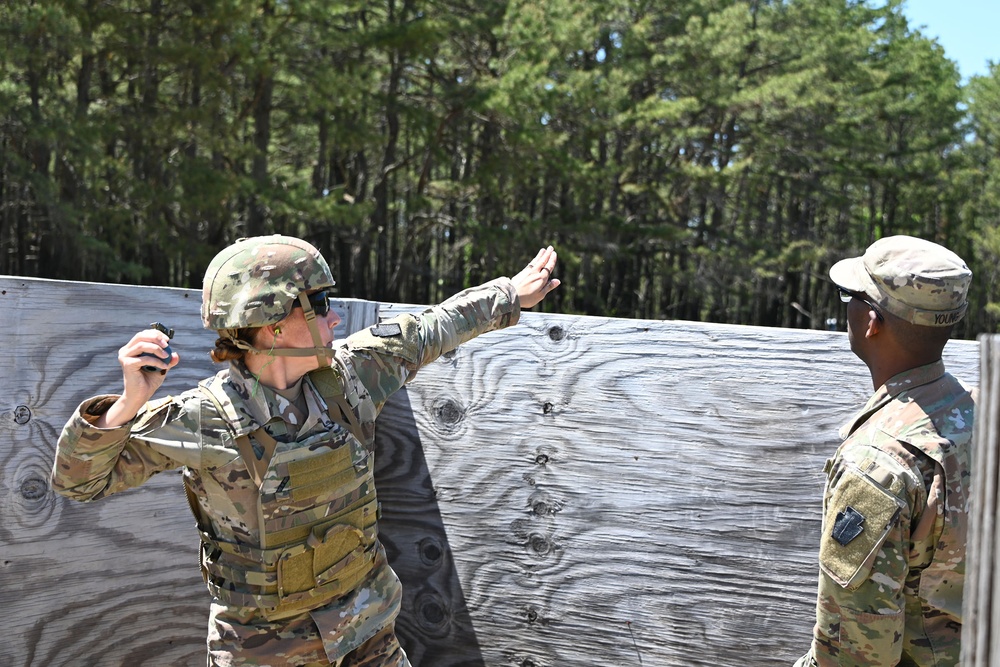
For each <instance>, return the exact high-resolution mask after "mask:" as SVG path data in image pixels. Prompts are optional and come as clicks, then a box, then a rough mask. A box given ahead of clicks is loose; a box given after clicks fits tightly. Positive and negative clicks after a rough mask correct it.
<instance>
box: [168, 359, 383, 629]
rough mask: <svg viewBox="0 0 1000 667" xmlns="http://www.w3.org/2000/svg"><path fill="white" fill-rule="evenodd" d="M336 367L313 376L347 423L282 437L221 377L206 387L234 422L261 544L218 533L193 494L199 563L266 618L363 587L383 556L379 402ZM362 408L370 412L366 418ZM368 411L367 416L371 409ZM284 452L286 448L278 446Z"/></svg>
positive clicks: (219, 594) (230, 599) (214, 589)
mask: <svg viewBox="0 0 1000 667" xmlns="http://www.w3.org/2000/svg"><path fill="white" fill-rule="evenodd" d="M346 370H347V369H345V368H343V367H341V366H340V365H339V364H338V363H337V361H334V366H333V367H329V368H324V369H321V370H318V371H314V372H313V373H311V374H310V379H311V380H312V382H313V385H314V386H315V387H316V389H317V390H318V392H319V393H320V395H321V396H322V397H323V399H324V400H325V401H326V403H327V406H328V410H329V413H330V416H331V418H333V420H334V422H336V423H337V424H339V425H340V426H341V428H334V429H330V430H328V431H323V432H320V433H314V434H312V435H309V436H306V437H302V436H300V437H301V439H300V440H298V441H296V442H294V443H292V444H282V445H281V446H280V448H279V447H278V443H277V441H276V440H275V439H274V438H273V437H271V435H269V434H268V433H267V432H266V431H265V430H264V429H263V428H258V427H257V426H256V425H251V426H249V427H248V426H247V425H246V424H247V421H248V420H247V419H246V418H245V417H243V418H242V419H241V415H240V406H242V405H243V400H242V399H241V398H240V397H239V395H238V394H237V393H236V391H235V389H234V388H233V387H232V386H231V385H230V384H229V383H228V382H227V381H226V380H225V379H224V378H221V377H220V376H216V377H214V378H211V379H209V380H206V381H205V382H204V383H202V384H201V385H200V387H201V389H202V391H204V392H205V393H206V394H207V395H208V397H209V398H211V402H212V403H213V404H214V405H215V407H216V409H217V410H218V411H219V413H220V414H221V415H222V416H223V418H224V419H225V421H226V422H227V423H228V424H229V426H230V428H231V429H232V433H233V437H234V439H235V442H236V448H237V450H238V451H239V454H240V457H239V458H240V459H242V463H243V464H245V466H246V470H247V472H248V473H249V475H250V477H251V479H252V481H253V484H254V485H255V486H256V489H257V491H258V493H257V494H256V496H257V498H256V504H257V507H256V511H257V522H258V527H259V533H260V543H259V544H245V543H239V542H230V541H224V540H220V539H219V538H218V537H217V536H216V535H215V534H214V531H213V530H212V528H211V526H210V524H209V522H208V521H206V520H205V518H204V514H203V513H202V512H201V511H200V508H199V506H198V501H197V498H195V497H194V493H193V491H192V490H191V489H190V487H186V488H187V490H188V500H189V501H190V502H191V505H192V509H193V510H194V512H195V516H196V517H198V527H199V531H200V533H201V537H202V547H201V567H202V574H203V576H204V577H205V581H206V583H207V585H208V589H209V591H210V592H211V593H212V595H213V596H215V597H216V598H217V599H218V600H219V601H220V602H221V603H223V604H226V605H230V606H236V607H244V608H248V607H249V608H256V609H258V610H260V612H261V613H262V614H263V615H264V617H265V618H267V619H268V620H269V621H273V620H279V619H282V618H287V617H290V616H294V615H295V614H298V613H302V612H304V611H308V610H311V609H315V608H317V607H320V606H323V605H325V604H327V603H328V602H330V601H331V600H334V599H336V598H338V597H340V596H342V595H345V594H347V593H349V592H351V591H352V590H354V589H356V588H357V587H358V586H359V585H361V584H362V582H363V581H364V580H365V578H366V577H368V575H369V574H370V573H371V571H372V569H373V567H374V566H375V565H376V563H375V561H376V559H379V560H381V561H383V562H384V560H385V555H384V552H383V550H382V547H381V545H380V544H379V543H378V540H377V534H378V532H377V524H376V520H377V518H378V514H379V505H378V501H377V499H376V495H375V480H374V476H373V458H374V457H373V452H372V447H373V441H374V414H375V410H374V406H372V405H365V404H363V402H364V401H367V402H368V403H371V398H370V397H369V396H368V394H367V392H365V391H361V392H359V391H357V389H358V385H357V384H353V383H352V384H348V385H347V386H346V387H345V382H344V380H343V378H344V377H345V375H346V377H351V378H353V377H354V376H353V373H345V371H346ZM360 415H363V416H364V417H360ZM369 415H371V416H372V419H371V420H370V421H369V420H368V419H367V417H368V416H369ZM279 450H280V451H279Z"/></svg>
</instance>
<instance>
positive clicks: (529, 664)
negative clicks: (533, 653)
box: [521, 658, 535, 667]
mask: <svg viewBox="0 0 1000 667" xmlns="http://www.w3.org/2000/svg"><path fill="white" fill-rule="evenodd" d="M521 667H535V661H534V660H532V659H531V658H525V659H524V660H522V661H521Z"/></svg>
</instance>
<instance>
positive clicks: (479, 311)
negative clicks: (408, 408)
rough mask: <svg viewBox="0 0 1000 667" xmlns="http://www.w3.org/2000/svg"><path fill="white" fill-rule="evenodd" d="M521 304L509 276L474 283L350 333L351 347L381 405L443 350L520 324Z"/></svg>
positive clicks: (348, 345) (367, 385)
mask: <svg viewBox="0 0 1000 667" xmlns="http://www.w3.org/2000/svg"><path fill="white" fill-rule="evenodd" d="M520 316H521V305H520V301H519V300H518V298H517V290H516V288H515V287H514V284H513V283H512V282H511V281H510V279H509V278H497V279H496V280H493V281H491V282H488V283H486V284H484V285H480V286H478V287H472V288H469V289H467V290H464V291H462V292H459V293H458V294H456V295H455V296H453V297H451V298H450V299H448V300H447V301H444V302H442V303H441V304H439V305H437V306H434V307H432V308H428V309H427V310H425V311H424V312H423V313H420V314H419V315H400V316H398V317H394V318H392V319H390V320H385V321H383V322H379V323H378V324H377V325H375V326H372V327H368V328H367V329H363V330H362V331H359V332H357V333H356V334H354V335H352V336H350V337H348V339H347V341H346V348H347V350H348V352H349V353H350V354H351V357H352V361H353V364H354V366H355V368H356V370H357V373H358V376H359V377H360V378H361V381H362V383H363V384H364V385H365V388H366V389H367V390H368V392H369V393H370V394H371V397H372V400H373V401H374V402H375V403H376V405H381V404H383V403H384V402H385V401H386V400H387V399H388V398H389V396H391V395H392V394H393V393H394V392H396V391H397V390H399V389H400V388H401V387H402V386H403V385H404V384H405V383H406V382H409V381H410V380H411V379H413V376H414V375H415V374H416V372H417V371H418V370H419V369H420V368H421V367H423V366H425V365H426V364H429V363H431V362H432V361H434V360H435V359H437V358H438V357H440V356H441V355H442V354H444V353H446V352H450V351H452V350H454V349H455V348H457V347H458V346H459V345H461V344H462V343H465V342H467V341H469V340H472V339H473V338H475V337H476V336H479V335H481V334H484V333H487V332H489V331H495V330H497V329H503V328H506V327H509V326H513V325H515V324H517V322H518V320H519V319H520Z"/></svg>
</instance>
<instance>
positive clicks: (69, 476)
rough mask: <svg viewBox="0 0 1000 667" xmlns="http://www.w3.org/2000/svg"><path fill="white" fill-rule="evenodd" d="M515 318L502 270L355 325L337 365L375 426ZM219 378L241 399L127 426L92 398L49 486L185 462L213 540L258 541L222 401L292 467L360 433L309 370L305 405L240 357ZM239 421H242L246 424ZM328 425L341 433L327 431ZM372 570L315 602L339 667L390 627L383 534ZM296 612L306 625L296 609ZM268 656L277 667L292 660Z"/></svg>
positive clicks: (74, 422)
mask: <svg viewBox="0 0 1000 667" xmlns="http://www.w3.org/2000/svg"><path fill="white" fill-rule="evenodd" d="M519 317H520V305H519V301H518V299H517V294H516V290H515V288H514V286H513V284H512V283H511V281H510V280H508V279H506V278H500V279H497V280H495V281H492V282H490V283H487V284H485V285H482V286H479V287H476V288H471V289H469V290H466V291H464V292H461V293H459V294H457V295H455V296H454V297H452V298H451V299H449V300H447V301H445V302H443V303H442V304H440V305H438V306H435V307H433V308H430V309H428V310H427V311H425V312H424V313H422V314H420V315H418V316H412V315H401V316H399V317H398V318H395V319H394V320H392V321H390V322H396V323H399V322H402V323H403V325H402V326H395V325H394V324H389V325H386V324H385V323H383V324H381V325H379V327H378V329H380V332H379V333H380V335H376V334H375V332H373V330H374V329H376V327H371V328H369V329H364V330H362V331H359V332H358V333H356V334H354V335H352V336H349V337H348V338H347V339H346V340H344V341H339V342H338V343H336V344H335V345H336V346H337V347H336V349H337V355H336V359H335V363H336V364H337V365H338V366H339V367H340V368H341V369H342V372H343V373H344V375H345V376H346V380H345V384H346V385H347V397H346V398H347V401H348V403H350V404H353V405H355V406H358V405H361V406H368V407H367V410H368V411H372V410H373V411H374V414H361V415H360V418H361V422H362V423H363V424H368V425H370V424H371V423H372V422H374V418H375V416H376V415H377V413H378V412H379V411H380V410H381V409H382V407H383V405H384V404H385V401H386V400H387V399H388V398H389V396H390V395H391V394H393V393H394V392H395V391H397V390H398V389H400V388H401V387H402V386H403V385H404V384H405V383H406V382H408V381H409V380H411V379H412V378H413V376H414V374H415V373H416V372H417V370H418V369H419V368H420V367H421V366H423V365H425V364H427V363H430V362H431V361H434V360H435V359H437V358H438V357H439V356H440V355H441V354H443V353H445V352H448V351H450V350H453V349H454V348H456V347H457V346H458V345H459V344H461V343H463V342H465V341H467V340H470V339H472V338H474V337H476V336H478V335H479V334H482V333H485V332H488V331H492V330H495V329H501V328H504V327H507V326H511V325H513V324H516V323H517V321H518V319H519ZM219 382H221V383H224V384H225V385H227V386H228V388H229V389H230V391H228V392H227V393H228V394H229V395H231V396H236V397H237V399H236V401H235V404H234V405H232V406H225V407H224V408H223V406H221V405H219V403H217V402H214V401H213V400H211V399H210V398H209V397H208V395H207V393H206V392H205V391H204V390H203V389H194V390H190V391H187V392H185V393H183V394H181V395H180V396H177V397H168V398H166V399H162V400H157V401H151V402H150V403H148V404H147V406H146V407H145V409H144V410H143V411H140V413H139V414H138V415H137V416H136V418H135V419H134V420H133V421H132V422H131V423H130V424H126V425H123V426H120V427H117V428H110V429H100V428H97V427H95V426H94V425H93V422H94V421H95V420H96V418H97V416H99V415H101V414H102V413H103V412H105V411H106V410H107V409H108V408H109V407H110V406H111V404H112V403H113V402H114V401H115V400H116V398H117V397H116V396H97V397H94V398H91V399H88V400H87V401H85V402H84V403H83V404H82V405H81V406H80V407H79V409H78V411H77V413H76V414H75V415H74V416H73V417H72V418H70V420H69V421H68V422H67V424H66V426H65V427H64V429H63V432H62V435H61V437H60V438H59V442H58V446H57V452H56V458H55V463H54V466H53V469H52V475H51V483H52V487H53V489H54V490H56V491H57V492H58V493H60V494H62V495H64V496H67V497H69V498H74V499H76V500H82V501H89V500H97V499H100V498H103V497H105V496H108V495H111V494H113V493H117V492H119V491H123V490H125V489H128V488H131V487H135V486H138V485H140V484H142V483H143V482H145V481H146V480H147V479H149V478H150V477H151V476H152V475H154V474H156V473H158V472H162V471H165V470H171V469H177V468H183V470H184V478H185V484H186V485H187V486H188V488H189V490H190V491H191V492H192V493H191V496H192V497H191V498H189V500H191V501H192V503H197V507H198V510H197V512H196V513H197V514H200V515H201V516H199V517H198V518H199V522H200V523H207V524H209V525H210V528H209V530H210V532H211V533H214V536H213V537H214V539H217V540H221V541H224V542H227V543H232V544H235V545H248V546H251V547H254V546H256V545H258V544H259V538H260V537H261V532H262V531H261V530H260V522H261V520H262V519H261V518H260V517H259V515H258V513H257V509H258V507H257V497H258V493H264V492H265V491H266V489H265V487H263V486H261V487H258V486H257V485H256V484H255V483H254V480H253V479H252V475H251V474H250V470H249V466H246V465H245V464H244V462H243V461H242V460H241V459H240V453H239V451H238V449H237V448H236V445H235V444H234V435H233V432H234V428H235V429H239V428H240V425H234V424H232V423H227V421H226V420H225V419H224V418H223V414H222V413H221V412H220V409H224V410H225V411H226V412H228V411H229V408H230V407H232V408H235V410H236V412H238V413H240V414H242V415H244V416H245V417H249V422H250V423H251V424H253V425H255V426H259V425H266V427H265V430H266V431H267V433H268V434H270V436H272V438H273V439H274V440H276V441H277V443H278V444H277V445H276V449H275V451H274V454H273V456H274V457H275V459H277V458H281V457H283V458H284V460H286V461H287V460H290V461H292V464H291V465H295V457H296V454H297V452H296V451H294V449H295V448H297V449H298V450H300V451H301V452H302V454H301V456H303V457H308V456H309V455H308V454H307V453H305V450H306V449H307V447H306V446H305V445H303V443H310V442H312V443H315V442H316V440H317V437H320V438H322V437H325V438H326V439H327V440H339V441H341V442H354V443H355V444H354V445H352V451H353V448H354V447H355V446H356V445H357V443H356V440H357V438H355V437H354V436H353V435H350V434H348V432H347V431H348V428H344V426H342V425H340V424H338V423H336V422H334V421H333V420H331V419H330V417H329V415H328V412H327V405H326V403H325V402H324V400H323V398H322V395H321V392H320V391H318V390H317V389H316V386H315V385H314V384H313V382H312V378H310V377H309V376H306V377H305V378H304V379H303V380H302V394H303V398H304V402H303V401H297V403H298V406H296V405H292V404H291V403H290V402H289V401H288V400H286V399H285V398H283V397H282V396H281V395H280V394H278V393H276V392H274V391H272V390H270V389H269V388H267V387H264V386H261V385H256V383H255V382H254V378H253V377H252V376H251V375H250V374H249V372H248V371H247V370H246V367H245V366H244V365H243V364H242V362H238V363H231V364H230V367H229V368H228V369H226V370H223V371H221V372H220V373H219V374H218V375H217V376H216V377H215V378H211V379H209V380H207V381H206V382H203V383H202V384H203V385H206V386H207V384H211V383H219ZM365 393H367V394H368V396H364V394H365ZM358 394H361V397H360V400H359V396H358ZM238 397H242V401H240V399H239V398H238ZM369 399H370V400H369ZM302 406H305V411H304V412H303V410H302ZM362 409H365V408H364V407H363V408H362ZM241 421H244V422H246V421H247V420H245V419H241ZM242 428H244V430H245V428H246V424H245V423H244V424H243V425H242ZM330 432H333V433H334V434H335V435H336V437H332V436H330V435H327V434H329V433H330ZM338 432H339V433H338ZM373 435H374V432H373V431H371V432H369V433H366V434H365V439H366V440H369V441H370V440H371V439H373ZM314 436H315V437H314ZM361 444H362V445H363V446H370V444H371V443H370V442H366V443H361ZM290 449H291V450H292V451H288V450H290ZM283 450H284V451H283ZM299 467H302V466H301V465H299ZM306 474H308V475H309V476H310V477H312V478H315V477H317V476H318V475H319V474H320V473H319V472H317V471H316V470H313V469H309V470H307V472H306ZM279 481H280V480H279ZM265 483H267V482H266V480H265ZM279 491H280V489H279ZM370 569H371V572H370V573H369V575H368V576H364V577H363V578H362V580H361V583H360V584H359V585H358V587H357V588H356V589H355V590H353V591H352V592H351V593H349V594H346V595H343V596H341V597H338V598H336V599H334V600H333V601H331V602H329V603H328V604H326V605H325V606H324V607H322V608H319V609H310V610H308V613H309V615H310V616H311V617H312V619H313V621H315V623H316V626H317V628H318V629H319V631H320V636H322V637H323V644H324V649H325V651H326V653H327V658H328V659H329V660H330V661H331V662H333V663H335V664H336V662H337V660H338V659H339V658H340V657H342V656H343V655H345V654H346V653H348V652H350V651H351V650H353V649H354V648H356V647H357V646H359V645H360V644H362V643H363V642H365V641H366V640H367V639H368V638H370V637H372V636H373V635H374V634H375V633H377V632H378V631H379V630H381V629H382V628H385V627H387V626H388V625H389V624H391V623H392V622H393V621H394V619H395V617H396V615H397V613H398V611H399V604H400V599H401V597H400V586H399V580H398V579H397V578H396V576H395V574H394V573H393V572H392V570H391V568H389V566H388V564H387V561H386V559H385V553H384V549H383V548H382V546H381V544H380V543H379V544H377V551H376V555H375V556H374V558H373V560H372V562H371V565H370ZM210 590H211V583H210ZM216 603H217V604H214V605H213V619H214V616H215V614H216V612H215V609H216V608H217V607H220V605H219V604H218V603H219V600H218V599H216ZM221 606H222V607H223V610H222V611H223V613H226V614H227V615H228V616H229V617H233V618H240V619H246V620H245V622H246V623H248V624H250V625H251V626H254V625H258V627H259V630H258V632H275V631H277V632H278V633H280V626H281V621H280V620H279V621H278V622H277V623H268V621H267V620H266V619H265V618H261V617H260V614H259V613H258V614H256V618H255V614H254V610H253V609H251V608H249V607H246V606H243V607H234V605H233V604H230V605H228V607H227V606H226V605H221ZM296 618H297V619H298V623H299V624H301V614H300V615H299V616H298V617H296ZM271 620H272V621H274V620H275V619H273V618H272V619H271ZM289 620H291V619H289ZM254 664H256V663H254ZM269 664H272V665H274V666H275V667H280V666H283V665H285V664H286V663H285V662H282V661H278V662H275V661H270V662H269ZM288 664H292V663H288Z"/></svg>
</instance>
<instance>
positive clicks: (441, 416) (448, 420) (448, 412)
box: [434, 398, 465, 426]
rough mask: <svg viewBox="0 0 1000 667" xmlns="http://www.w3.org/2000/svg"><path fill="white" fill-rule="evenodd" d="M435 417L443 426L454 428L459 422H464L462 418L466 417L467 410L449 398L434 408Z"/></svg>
mask: <svg viewBox="0 0 1000 667" xmlns="http://www.w3.org/2000/svg"><path fill="white" fill-rule="evenodd" d="M434 415H435V416H436V417H437V420H438V421H439V422H441V423H442V424H447V425H448V426H454V425H455V424H457V423H458V422H460V421H462V418H463V417H464V416H465V410H463V409H462V406H460V405H459V404H458V403H456V402H455V401H453V400H452V399H450V398H447V399H445V400H444V401H442V402H441V403H439V404H438V405H437V407H436V408H434Z"/></svg>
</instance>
